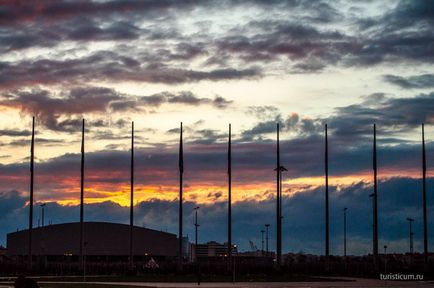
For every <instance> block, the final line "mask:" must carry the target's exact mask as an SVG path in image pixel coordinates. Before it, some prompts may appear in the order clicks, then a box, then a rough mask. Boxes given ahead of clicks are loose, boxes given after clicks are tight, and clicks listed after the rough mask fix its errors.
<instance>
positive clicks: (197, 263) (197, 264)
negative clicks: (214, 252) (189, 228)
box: [193, 206, 200, 285]
mask: <svg viewBox="0 0 434 288" xmlns="http://www.w3.org/2000/svg"><path fill="white" fill-rule="evenodd" d="M199 208H200V207H199V206H196V207H195V208H193V210H194V212H195V219H196V220H195V223H194V228H195V233H196V235H195V244H194V253H195V254H196V270H197V271H196V273H197V285H200V267H199V261H198V257H197V230H198V228H199V226H200V225H199V224H198V223H197V210H199Z"/></svg>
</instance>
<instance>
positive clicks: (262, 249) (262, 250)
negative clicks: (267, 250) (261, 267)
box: [261, 230, 265, 256]
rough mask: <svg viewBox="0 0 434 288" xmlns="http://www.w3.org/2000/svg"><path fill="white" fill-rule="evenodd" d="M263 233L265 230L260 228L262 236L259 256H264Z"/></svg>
mask: <svg viewBox="0 0 434 288" xmlns="http://www.w3.org/2000/svg"><path fill="white" fill-rule="evenodd" d="M264 233H265V231H264V230H261V234H262V235H261V236H262V241H261V244H262V245H261V256H264Z"/></svg>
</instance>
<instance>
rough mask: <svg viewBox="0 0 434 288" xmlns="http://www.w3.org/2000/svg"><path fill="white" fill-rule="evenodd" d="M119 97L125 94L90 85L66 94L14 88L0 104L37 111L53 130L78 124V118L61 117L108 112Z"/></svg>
mask: <svg viewBox="0 0 434 288" xmlns="http://www.w3.org/2000/svg"><path fill="white" fill-rule="evenodd" d="M116 99H121V96H120V95H119V94H118V93H117V92H116V91H115V90H113V89H109V88H101V87H86V88H76V89H72V90H70V91H69V93H67V94H66V95H63V97H56V96H54V95H51V93H50V92H49V91H46V90H34V91H14V92H11V93H9V94H7V95H6V97H5V99H4V100H2V101H0V105H2V106H6V107H12V108H17V109H20V110H21V111H22V112H24V113H26V114H31V115H32V114H33V115H35V117H37V119H38V121H41V122H42V123H43V124H44V125H45V126H46V127H47V128H49V129H52V130H63V129H64V128H66V127H74V126H77V124H78V122H77V121H78V120H77V119H75V120H72V119H68V120H59V118H60V117H61V116H70V115H77V114H79V115H80V114H85V113H92V112H101V111H105V110H106V109H107V106H108V104H109V103H110V102H111V101H113V100H116Z"/></svg>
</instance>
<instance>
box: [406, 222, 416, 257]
mask: <svg viewBox="0 0 434 288" xmlns="http://www.w3.org/2000/svg"><path fill="white" fill-rule="evenodd" d="M407 221H408V224H409V228H410V231H409V232H410V235H409V236H410V254H411V256H413V235H414V233H413V227H412V223H413V221H414V219H412V218H407Z"/></svg>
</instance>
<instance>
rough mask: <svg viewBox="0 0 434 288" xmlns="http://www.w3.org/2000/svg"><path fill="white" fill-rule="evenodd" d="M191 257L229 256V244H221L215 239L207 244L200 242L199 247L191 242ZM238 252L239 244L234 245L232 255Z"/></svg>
mask: <svg viewBox="0 0 434 288" xmlns="http://www.w3.org/2000/svg"><path fill="white" fill-rule="evenodd" d="M190 249H191V259H192V260H194V259H196V257H197V258H205V257H208V258H210V257H211V258H212V257H227V256H228V255H227V254H228V244H227V243H224V244H220V243H217V242H215V241H210V242H207V243H205V244H198V245H197V247H196V246H195V245H194V244H191V248H190ZM234 254H237V246H236V245H232V255H234Z"/></svg>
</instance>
